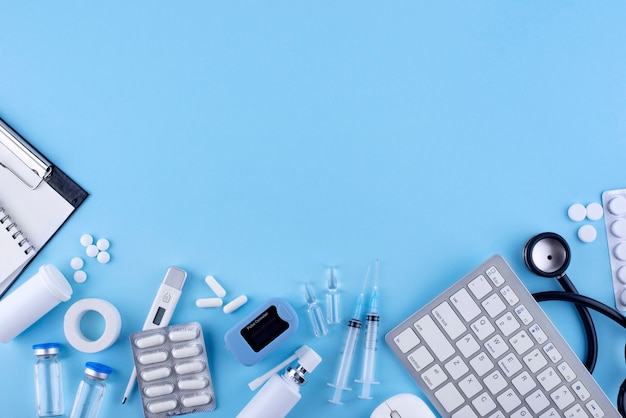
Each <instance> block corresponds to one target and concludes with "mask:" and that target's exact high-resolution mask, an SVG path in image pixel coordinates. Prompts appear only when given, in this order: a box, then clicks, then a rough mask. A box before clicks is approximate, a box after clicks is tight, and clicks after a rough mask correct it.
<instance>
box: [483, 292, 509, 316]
mask: <svg viewBox="0 0 626 418" xmlns="http://www.w3.org/2000/svg"><path fill="white" fill-rule="evenodd" d="M481 305H482V306H483V308H484V309H485V311H487V313H488V314H489V316H490V317H492V318H495V317H496V316H498V315H499V314H501V313H502V312H503V311H504V310H505V309H506V305H505V304H504V302H502V299H500V296H498V294H497V293H493V294H491V295H490V296H489V297H488V298H487V299H485V300H484V301H483V302H482V303H481Z"/></svg>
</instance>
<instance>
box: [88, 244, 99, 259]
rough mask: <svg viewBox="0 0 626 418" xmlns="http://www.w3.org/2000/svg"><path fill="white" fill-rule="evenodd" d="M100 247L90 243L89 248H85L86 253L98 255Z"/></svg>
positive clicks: (92, 255) (93, 255)
mask: <svg viewBox="0 0 626 418" xmlns="http://www.w3.org/2000/svg"><path fill="white" fill-rule="evenodd" d="M98 252H99V250H98V247H96V246H95V245H93V244H92V245H88V246H87V248H86V249H85V253H86V254H87V255H88V256H89V257H95V256H97V255H98Z"/></svg>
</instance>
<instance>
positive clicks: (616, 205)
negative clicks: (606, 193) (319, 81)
mask: <svg viewBox="0 0 626 418" xmlns="http://www.w3.org/2000/svg"><path fill="white" fill-rule="evenodd" d="M607 206H608V209H609V212H611V213H612V214H613V215H617V216H619V215H623V214H625V213H626V199H624V197H623V196H615V197H613V198H612V199H611V200H609V203H608V205H607Z"/></svg>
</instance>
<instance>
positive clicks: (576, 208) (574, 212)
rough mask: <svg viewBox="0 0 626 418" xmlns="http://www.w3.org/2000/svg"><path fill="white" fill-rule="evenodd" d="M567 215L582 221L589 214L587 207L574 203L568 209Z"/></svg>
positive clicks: (573, 219) (576, 220) (574, 219)
mask: <svg viewBox="0 0 626 418" xmlns="http://www.w3.org/2000/svg"><path fill="white" fill-rule="evenodd" d="M567 216H569V218H570V219H571V220H572V221H574V222H580V221H582V220H583V219H585V216H587V209H585V207H584V206H583V205H581V204H580V203H574V204H573V205H572V206H570V207H569V209H567Z"/></svg>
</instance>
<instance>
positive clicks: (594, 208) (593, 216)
mask: <svg viewBox="0 0 626 418" xmlns="http://www.w3.org/2000/svg"><path fill="white" fill-rule="evenodd" d="M586 209H587V219H589V220H590V221H597V220H598V219H601V218H602V216H603V215H604V209H602V205H601V204H599V203H596V202H593V203H589V204H588V205H587V208H586Z"/></svg>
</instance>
